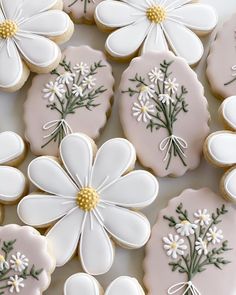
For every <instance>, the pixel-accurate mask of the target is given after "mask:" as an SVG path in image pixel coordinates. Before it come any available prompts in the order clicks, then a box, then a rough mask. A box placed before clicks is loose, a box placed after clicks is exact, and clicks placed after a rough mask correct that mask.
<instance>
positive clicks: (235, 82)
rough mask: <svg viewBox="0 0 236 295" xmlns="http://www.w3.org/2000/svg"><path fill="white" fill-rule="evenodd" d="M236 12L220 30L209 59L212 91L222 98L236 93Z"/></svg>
mask: <svg viewBox="0 0 236 295" xmlns="http://www.w3.org/2000/svg"><path fill="white" fill-rule="evenodd" d="M235 56H236V14H234V15H233V16H232V17H231V18H230V19H229V20H228V21H227V22H226V23H225V24H224V26H223V27H222V28H221V30H220V31H219V32H218V34H217V37H216V40H215V42H214V43H213V45H212V47H211V51H210V55H209V57H208V59H207V76H208V79H209V82H210V85H211V88H212V91H213V92H214V93H215V94H216V95H217V96H219V97H220V98H223V99H224V98H226V97H229V96H231V95H235V93H236V59H235Z"/></svg>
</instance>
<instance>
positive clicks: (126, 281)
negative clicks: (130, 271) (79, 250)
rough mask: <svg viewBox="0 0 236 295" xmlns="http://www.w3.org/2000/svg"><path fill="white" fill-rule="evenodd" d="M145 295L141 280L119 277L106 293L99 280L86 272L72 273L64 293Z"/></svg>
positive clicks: (72, 294)
mask: <svg viewBox="0 0 236 295" xmlns="http://www.w3.org/2000/svg"><path fill="white" fill-rule="evenodd" d="M79 293H80V294H83V295H118V294H129V295H144V291H143V289H142V287H141V286H140V284H139V282H138V281H137V280H136V279H134V278H131V277H125V276H123V277H119V278H117V279H115V280H114V281H113V282H112V283H111V284H110V285H109V286H108V288H107V290H106V291H105V293H104V292H103V290H102V287H101V286H100V284H99V283H98V281H97V280H96V279H95V278H93V277H92V276H90V275H88V274H85V273H78V274H75V275H72V276H71V277H70V278H68V279H67V281H66V282H65V286H64V295H77V294H79Z"/></svg>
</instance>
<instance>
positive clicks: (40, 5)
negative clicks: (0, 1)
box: [5, 0, 58, 17]
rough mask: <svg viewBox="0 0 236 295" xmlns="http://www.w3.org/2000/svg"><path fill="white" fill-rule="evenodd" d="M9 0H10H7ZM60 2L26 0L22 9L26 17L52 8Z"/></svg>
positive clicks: (54, 0) (53, 0)
mask: <svg viewBox="0 0 236 295" xmlns="http://www.w3.org/2000/svg"><path fill="white" fill-rule="evenodd" d="M5 1H8V0H5ZM57 3H58V0H40V1H38V0H24V1H23V5H22V11H23V16H24V17H30V16H32V15H35V14H39V13H41V12H43V11H46V10H49V9H51V8H52V7H53V6H55V5H56V4H57Z"/></svg>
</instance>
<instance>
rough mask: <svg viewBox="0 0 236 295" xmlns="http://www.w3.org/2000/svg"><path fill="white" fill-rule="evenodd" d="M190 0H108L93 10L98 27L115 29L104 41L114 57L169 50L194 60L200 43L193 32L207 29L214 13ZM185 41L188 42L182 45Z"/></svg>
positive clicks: (212, 24)
mask: <svg viewBox="0 0 236 295" xmlns="http://www.w3.org/2000/svg"><path fill="white" fill-rule="evenodd" d="M193 2H195V1H191V0H121V1H117V0H108V1H103V2H101V3H100V4H99V5H98V6H97V8H96V11H95V20H96V22H97V24H98V26H99V27H101V28H102V29H110V30H114V29H117V28H120V29H118V30H116V31H115V32H113V33H111V34H110V36H109V37H108V39H107V41H106V51H107V52H108V53H109V54H110V55H111V56H112V57H114V58H115V59H127V58H131V57H132V56H133V55H135V54H136V52H137V51H138V50H139V49H140V48H141V52H147V51H166V50H168V49H170V50H172V51H173V52H174V53H175V54H176V55H179V56H181V57H183V58H185V59H186V60H187V62H188V63H189V64H190V65H194V64H196V63H197V62H198V61H199V60H200V59H201V57H202V55H203V45H202V43H201V41H200V39H199V38H198V37H197V35H196V34H199V35H203V34H206V33H209V32H210V31H211V30H213V29H214V27H215V26H216V24H217V19H218V18H217V15H216V13H215V11H214V10H213V8H211V7H210V6H208V5H204V4H200V3H193ZM186 44H188V46H186Z"/></svg>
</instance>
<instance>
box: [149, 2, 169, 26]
mask: <svg viewBox="0 0 236 295" xmlns="http://www.w3.org/2000/svg"><path fill="white" fill-rule="evenodd" d="M146 14H147V18H148V19H149V20H150V21H151V22H153V23H156V24H160V23H162V22H163V21H164V20H165V19H166V10H165V8H164V7H162V6H159V5H155V6H151V7H149V8H148V9H147V12H146Z"/></svg>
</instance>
